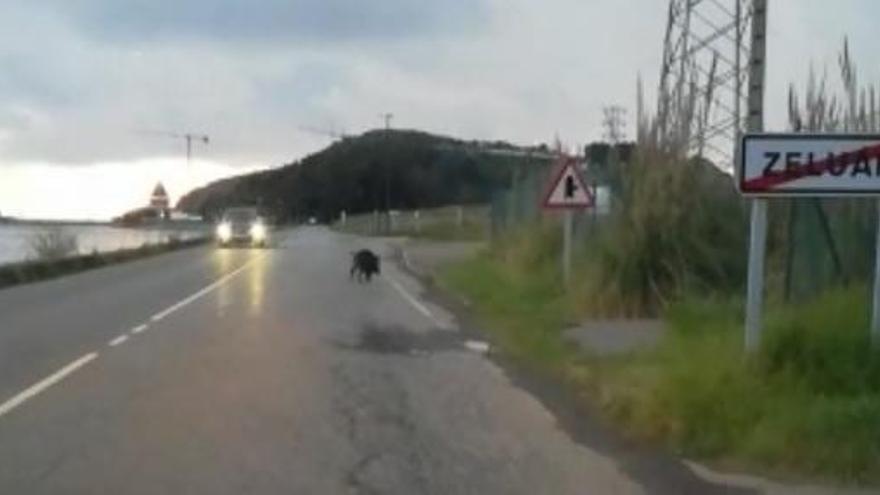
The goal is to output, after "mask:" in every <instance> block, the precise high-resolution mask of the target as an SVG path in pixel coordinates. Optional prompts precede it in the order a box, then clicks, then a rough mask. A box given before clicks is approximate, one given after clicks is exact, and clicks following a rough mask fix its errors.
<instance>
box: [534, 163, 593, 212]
mask: <svg viewBox="0 0 880 495" xmlns="http://www.w3.org/2000/svg"><path fill="white" fill-rule="evenodd" d="M594 203H595V201H594V198H593V193H592V191H590V188H589V187H587V184H586V182H584V179H583V177H581V174H580V172H579V171H578V168H577V161H575V160H573V159H567V160H565V161H564V162H563V163H562V164H561V166H560V167H559V169H558V172H557V174H556V178H555V180H554V181H553V182H552V183H551V188H550V189H549V190H548V191H547V195H546V196H545V197H544V208H590V207H592V206H593V204H594Z"/></svg>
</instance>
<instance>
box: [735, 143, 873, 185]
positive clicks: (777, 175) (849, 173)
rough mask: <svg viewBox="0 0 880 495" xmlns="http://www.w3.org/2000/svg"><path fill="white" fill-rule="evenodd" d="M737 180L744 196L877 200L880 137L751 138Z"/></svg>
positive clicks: (741, 159) (744, 147)
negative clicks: (868, 197)
mask: <svg viewBox="0 0 880 495" xmlns="http://www.w3.org/2000/svg"><path fill="white" fill-rule="evenodd" d="M738 174H739V177H738V178H739V188H740V191H741V192H742V193H743V194H744V195H747V196H847V195H861V196H868V195H880V135H865V134H849V135H848V134H750V135H747V136H745V137H744V138H743V141H742V148H741V151H740V163H739V170H738Z"/></svg>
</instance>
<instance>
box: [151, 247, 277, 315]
mask: <svg viewBox="0 0 880 495" xmlns="http://www.w3.org/2000/svg"><path fill="white" fill-rule="evenodd" d="M260 258H262V256H258V257H256V258H253V259H252V260H250V261H248V262H247V263H245V264H243V265H241V266H240V267H238V268H236V269H235V270H234V271H232V272H230V273H227V274H226V275H224V276H223V277H221V278H220V279H218V280H217V281H216V282H214V283H212V284H211V285H209V286H207V287H205V288H204V289H202V290H200V291H198V292H196V293H195V294H193V295H191V296H189V297H187V298H185V299H183V300H182V301H180V302H177V303H174V304H173V305H171V306H169V307H168V308H165V309H163V310H162V311H160V312H158V313H156V314H155V315H153V316H152V317H150V321H153V322H157V321H160V320H163V319H165V318H166V317H168V315H170V314H171V313H174V312H175V311H177V310H179V309H181V308H183V307H184V306H187V305H189V304H192V303H194V302H195V301H197V300H198V299H200V298H202V297H204V296H205V295H207V294H209V293H210V292H211V291H214V290H216V289H217V288H218V287H220V286H221V285H223V284H224V283H226V282H227V281H228V280H229V279H231V278H232V277H234V276H236V275H238V274H239V273H241V272H242V271H244V270H245V269H246V268H247V267H249V266H251V264H253V263H254V262H255V261H257V260H258V259H260Z"/></svg>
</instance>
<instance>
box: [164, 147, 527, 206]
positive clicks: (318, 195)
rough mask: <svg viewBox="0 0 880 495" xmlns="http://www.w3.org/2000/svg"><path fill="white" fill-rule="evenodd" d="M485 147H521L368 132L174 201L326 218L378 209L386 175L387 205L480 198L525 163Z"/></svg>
mask: <svg viewBox="0 0 880 495" xmlns="http://www.w3.org/2000/svg"><path fill="white" fill-rule="evenodd" d="M488 149H492V150H499V149H501V150H511V151H514V152H519V151H528V150H525V149H522V148H517V147H515V146H513V145H510V144H507V143H479V142H474V141H469V142H466V141H460V140H456V139H452V138H447V137H441V136H435V135H431V134H427V133H424V132H417V131H389V132H385V131H370V132H367V133H365V134H363V135H360V136H357V137H350V138H346V139H343V140H341V141H338V142H336V143H334V144H332V145H331V146H329V147H328V148H326V149H324V150H322V151H319V152H317V153H314V154H312V155H309V156H307V157H306V158H304V159H302V160H301V161H297V162H294V163H290V164H287V165H284V166H281V167H279V168H275V169H270V170H267V171H262V172H258V173H253V174H248V175H242V176H239V177H233V178H229V179H224V180H221V181H218V182H215V183H212V184H210V185H208V186H206V187H204V188H200V189H197V190H195V191H192V192H191V193H189V194H187V195H186V196H185V197H183V198H182V199H181V201H180V203H179V205H178V207H179V208H180V209H182V210H185V211H188V212H197V213H201V214H203V215H206V216H208V217H209V218H211V217H214V216H215V215H216V214H217V213H218V212H219V211H222V210H223V209H224V208H226V207H228V206H230V205H242V204H253V205H259V206H261V207H262V208H264V209H265V210H266V211H267V213H270V214H272V215H274V216H275V217H277V218H278V220H280V221H295V220H297V219H303V218H307V217H312V216H313V217H317V218H319V219H321V220H330V219H332V218H335V217H336V216H337V215H339V213H340V212H341V211H343V210H344V211H346V212H348V213H350V214H357V213H361V212H368V211H373V210H374V209H384V206H385V201H386V196H385V190H386V189H385V185H386V180H387V182H388V185H389V191H390V192H389V194H388V201H389V203H390V206H391V208H392V209H413V208H429V207H436V206H443V205H448V204H461V203H485V202H488V201H489V199H490V196H491V193H492V191H494V190H496V189H498V188H501V187H507V186H508V185H509V182H510V178H511V175H512V171H513V169H514V168H515V166H516V165H521V166H527V164H528V161H527V160H526V159H525V158H524V157H517V156H513V157H511V156H504V155H503V154H499V153H497V152H495V153H490V152H486V150H488ZM543 149H544V148H543V147H542V148H541V149H535V151H543Z"/></svg>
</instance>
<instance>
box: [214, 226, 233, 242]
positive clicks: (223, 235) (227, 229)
mask: <svg viewBox="0 0 880 495" xmlns="http://www.w3.org/2000/svg"><path fill="white" fill-rule="evenodd" d="M217 238H218V239H220V242H229V240H230V239H232V226H231V225H229V224H228V223H226V222H223V223H221V224H220V225H218V226H217Z"/></svg>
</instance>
